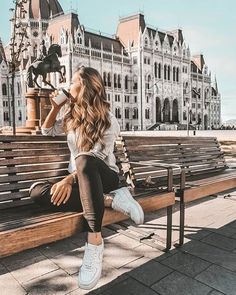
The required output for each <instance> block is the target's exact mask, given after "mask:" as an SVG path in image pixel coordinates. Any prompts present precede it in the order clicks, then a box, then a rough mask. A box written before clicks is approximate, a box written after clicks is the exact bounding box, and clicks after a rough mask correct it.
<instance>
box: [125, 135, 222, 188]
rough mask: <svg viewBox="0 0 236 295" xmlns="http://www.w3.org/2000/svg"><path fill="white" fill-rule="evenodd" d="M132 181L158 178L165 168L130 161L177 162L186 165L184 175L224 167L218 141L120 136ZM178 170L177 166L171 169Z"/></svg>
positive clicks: (201, 138) (181, 165)
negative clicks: (122, 139) (123, 143)
mask: <svg viewBox="0 0 236 295" xmlns="http://www.w3.org/2000/svg"><path fill="white" fill-rule="evenodd" d="M123 138H124V141H125V149H126V153H127V155H128V161H130V163H131V164H130V169H131V175H132V179H133V181H134V183H135V184H136V185H137V183H138V182H140V181H143V180H144V179H147V177H148V176H151V177H152V178H157V179H158V178H159V180H160V182H161V179H162V178H163V177H164V176H166V174H167V171H166V169H163V168H157V167H152V166H143V167H141V166H140V165H139V166H137V165H135V164H132V162H142V161H151V162H153V163H166V164H176V165H179V166H180V167H185V169H186V176H187V177H191V176H206V175H208V174H211V173H215V172H217V171H221V170H224V169H226V168H227V165H226V163H225V159H224V153H223V152H222V151H221V148H220V144H219V142H218V140H217V139H216V138H213V137H157V136H154V137H150V136H149V137H147V136H128V135H127V136H123ZM175 170H176V172H178V173H179V170H180V169H177V168H176V169H174V171H175Z"/></svg>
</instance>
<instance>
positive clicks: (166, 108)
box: [162, 98, 170, 123]
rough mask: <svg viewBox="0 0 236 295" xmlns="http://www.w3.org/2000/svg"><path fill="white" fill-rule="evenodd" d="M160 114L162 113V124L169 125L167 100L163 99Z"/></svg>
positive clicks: (168, 104)
mask: <svg viewBox="0 0 236 295" xmlns="http://www.w3.org/2000/svg"><path fill="white" fill-rule="evenodd" d="M162 112H163V122H164V123H167V122H168V123H169V122H170V101H169V98H165V100H164V105H163V110H162Z"/></svg>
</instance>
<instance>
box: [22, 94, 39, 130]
mask: <svg viewBox="0 0 236 295" xmlns="http://www.w3.org/2000/svg"><path fill="white" fill-rule="evenodd" d="M38 94H39V90H36V89H29V91H28V92H27V93H26V94H25V98H26V115H27V120H26V127H29V128H32V129H34V128H35V127H39V126H40V123H39V122H40V111H39V110H40V107H39V101H40V98H39V95H38Z"/></svg>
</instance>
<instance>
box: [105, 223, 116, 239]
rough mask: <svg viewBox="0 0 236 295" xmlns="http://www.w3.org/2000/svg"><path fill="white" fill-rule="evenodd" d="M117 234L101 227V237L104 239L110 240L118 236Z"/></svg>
mask: <svg viewBox="0 0 236 295" xmlns="http://www.w3.org/2000/svg"><path fill="white" fill-rule="evenodd" d="M118 235H119V233H117V232H115V231H114V230H111V229H109V228H108V227H106V226H104V227H102V236H103V238H104V239H110V238H114V237H116V236H118Z"/></svg>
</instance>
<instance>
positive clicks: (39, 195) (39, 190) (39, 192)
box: [29, 181, 52, 203]
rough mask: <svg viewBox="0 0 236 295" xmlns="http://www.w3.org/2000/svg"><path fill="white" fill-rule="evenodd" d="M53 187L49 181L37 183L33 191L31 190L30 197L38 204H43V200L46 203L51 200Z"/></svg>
mask: <svg viewBox="0 0 236 295" xmlns="http://www.w3.org/2000/svg"><path fill="white" fill-rule="evenodd" d="M51 187H52V184H51V183H49V182H47V181H45V183H43V182H40V183H36V184H35V185H34V186H33V187H32V189H30V191H29V196H30V198H31V199H32V200H33V201H34V202H36V203H41V202H42V199H43V201H44V202H45V200H46V199H50V190H51Z"/></svg>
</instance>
